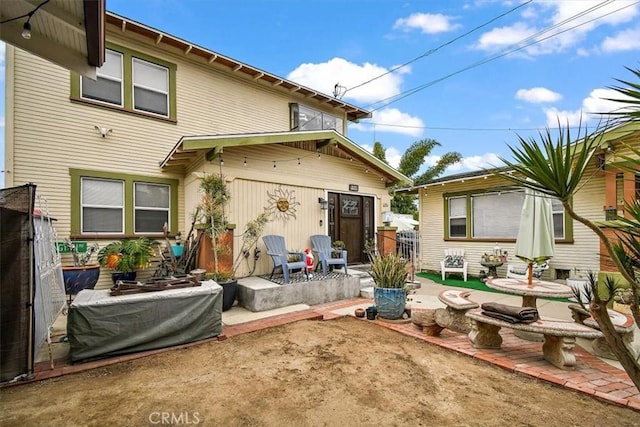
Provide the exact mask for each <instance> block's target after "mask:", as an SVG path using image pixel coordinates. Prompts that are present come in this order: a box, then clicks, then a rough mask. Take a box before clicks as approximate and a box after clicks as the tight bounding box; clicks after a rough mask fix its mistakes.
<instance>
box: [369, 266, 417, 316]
mask: <svg viewBox="0 0 640 427" xmlns="http://www.w3.org/2000/svg"><path fill="white" fill-rule="evenodd" d="M370 260H371V270H370V271H369V274H371V277H372V278H373V281H374V283H375V287H374V289H373V298H374V302H375V305H376V308H377V310H378V317H381V318H383V319H391V320H395V319H400V318H402V315H403V314H404V310H405V305H406V300H407V293H406V289H405V285H406V283H407V275H408V273H407V269H406V265H407V260H406V259H404V258H403V257H402V256H401V255H400V254H389V255H386V256H384V257H383V256H381V255H380V254H375V255H372V256H370Z"/></svg>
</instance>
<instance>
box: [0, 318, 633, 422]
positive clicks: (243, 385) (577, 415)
mask: <svg viewBox="0 0 640 427" xmlns="http://www.w3.org/2000/svg"><path fill="white" fill-rule="evenodd" d="M0 393H1V398H0V425H2V426H21V427H22V426H31V425H47V426H78V425H94V426H105V425H114V426H142V425H180V424H182V425H208V426H278V427H280V426H341V427H348V426H356V425H381V426H389V425H397V426H399V425H407V426H503V425H504V426H545V427H550V426H563V427H564V426H606V425H610V426H617V427H622V426H638V425H640V413H638V412H634V411H632V410H630V409H626V408H621V407H617V406H614V405H611V404H606V403H603V402H600V401H597V400H595V399H593V398H590V397H587V396H584V395H581V394H578V393H575V392H571V391H568V390H564V389H560V388H556V387H553V386H551V385H547V384H545V383H542V382H538V381H535V380H531V379H526V378H523V377H520V376H516V375H513V374H509V373H508V372H506V371H504V370H501V369H499V368H496V367H493V366H490V365H487V364H485V363H483V362H480V361H475V360H473V359H471V358H469V357H466V356H462V355H459V354H457V353H453V352H451V351H447V350H444V349H441V348H439V347H436V346H432V345H430V344H427V343H424V342H421V341H417V340H414V339H412V338H410V337H406V336H403V335H400V334H398V333H396V332H393V331H390V330H387V329H385V328H381V327H379V326H375V325H374V324H370V323H368V322H366V321H361V320H357V319H354V318H350V317H348V318H340V319H336V320H330V321H324V322H320V321H302V322H297V323H293V324H289V325H285V326H281V327H277V328H273V329H269V330H264V331H260V332H256V333H252V334H246V335H241V336H236V337H233V338H230V339H227V340H224V341H220V342H212V343H207V344H203V345H197V346H194V347H191V348H188V349H185V350H178V351H169V352H167V353H163V354H160V355H156V356H151V357H147V358H143V359H138V360H136V361H133V362H127V363H122V364H119V365H114V366H111V367H108V368H101V369H97V370H93V371H88V372H85V373H82V374H77V375H70V376H65V377H62V378H58V379H53V380H49V381H43V382H40V383H34V384H26V385H21V386H17V387H9V388H5V389H3V390H1V391H0Z"/></svg>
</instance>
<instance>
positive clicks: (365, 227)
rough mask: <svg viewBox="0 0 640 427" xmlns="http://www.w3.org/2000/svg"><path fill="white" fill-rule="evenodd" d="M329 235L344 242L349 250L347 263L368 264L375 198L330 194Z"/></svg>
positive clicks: (372, 234) (372, 236)
mask: <svg viewBox="0 0 640 427" xmlns="http://www.w3.org/2000/svg"><path fill="white" fill-rule="evenodd" d="M328 197H329V235H330V236H331V240H334V241H335V240H342V241H343V242H344V243H345V245H346V249H347V256H348V258H347V262H348V263H350V264H353V263H366V262H368V259H367V255H366V253H365V252H364V250H365V243H366V242H367V241H368V240H371V239H373V238H374V237H375V235H374V232H373V197H369V196H360V195H357V194H356V195H354V194H340V193H329V195H328Z"/></svg>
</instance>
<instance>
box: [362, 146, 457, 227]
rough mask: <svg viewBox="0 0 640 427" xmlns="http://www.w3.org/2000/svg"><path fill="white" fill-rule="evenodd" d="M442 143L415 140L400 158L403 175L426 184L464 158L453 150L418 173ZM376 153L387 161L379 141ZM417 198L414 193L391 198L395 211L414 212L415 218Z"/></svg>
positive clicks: (375, 149)
mask: <svg viewBox="0 0 640 427" xmlns="http://www.w3.org/2000/svg"><path fill="white" fill-rule="evenodd" d="M378 144H379V146H378ZM440 145H441V144H440V143H439V142H438V141H436V140H435V139H422V140H420V141H416V142H414V143H413V144H411V146H410V147H409V148H407V151H405V152H404V154H403V155H402V157H401V158H400V164H399V165H398V170H399V171H400V172H401V173H402V174H403V175H405V176H408V177H409V178H411V179H412V180H413V182H414V184H415V185H421V184H424V183H426V182H428V181H430V180H432V179H434V178H436V177H438V176H439V175H440V174H442V173H443V172H444V171H445V169H446V168H447V167H449V166H451V165H452V164H454V163H457V162H459V161H460V159H462V156H461V155H460V153H458V152H455V151H451V152H448V153H445V154H444V155H442V157H440V160H438V162H437V163H436V164H435V165H433V166H431V167H429V168H427V169H426V170H425V171H424V172H422V173H421V174H419V175H418V171H419V170H420V168H421V167H422V165H423V164H424V161H425V159H426V157H427V156H428V155H429V154H430V153H431V150H433V149H434V148H435V147H440ZM374 155H375V156H376V157H378V158H379V159H380V160H382V161H384V162H386V161H387V160H386V158H385V152H384V148H382V144H380V143H379V142H376V144H374ZM415 198H416V196H415V195H413V194H405V193H402V194H400V193H398V194H395V195H394V196H393V199H391V210H392V211H393V212H395V213H401V214H412V215H413V216H414V218H415V217H416V216H417V213H418V208H417V207H416V205H415V203H414V201H415Z"/></svg>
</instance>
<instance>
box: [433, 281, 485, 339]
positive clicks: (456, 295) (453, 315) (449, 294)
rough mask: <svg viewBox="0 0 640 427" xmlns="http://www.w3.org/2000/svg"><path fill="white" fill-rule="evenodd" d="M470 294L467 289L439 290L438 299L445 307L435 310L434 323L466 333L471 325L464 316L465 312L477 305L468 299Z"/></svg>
mask: <svg viewBox="0 0 640 427" xmlns="http://www.w3.org/2000/svg"><path fill="white" fill-rule="evenodd" d="M470 294H471V292H469V291H461V290H458V289H447V290H445V291H442V292H440V294H439V295H438V299H439V300H440V301H441V302H442V303H443V304H444V305H446V306H447V308H445V309H439V310H436V315H435V318H436V323H437V324H438V325H439V326H441V327H443V328H447V329H451V330H452V331H456V332H460V333H462V334H468V333H469V332H470V331H471V325H470V324H469V320H468V319H467V318H466V317H465V313H466V312H467V311H469V310H473V309H475V308H478V307H479V305H478V303H477V302H474V301H471V300H470V299H468V297H469V295H470Z"/></svg>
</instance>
